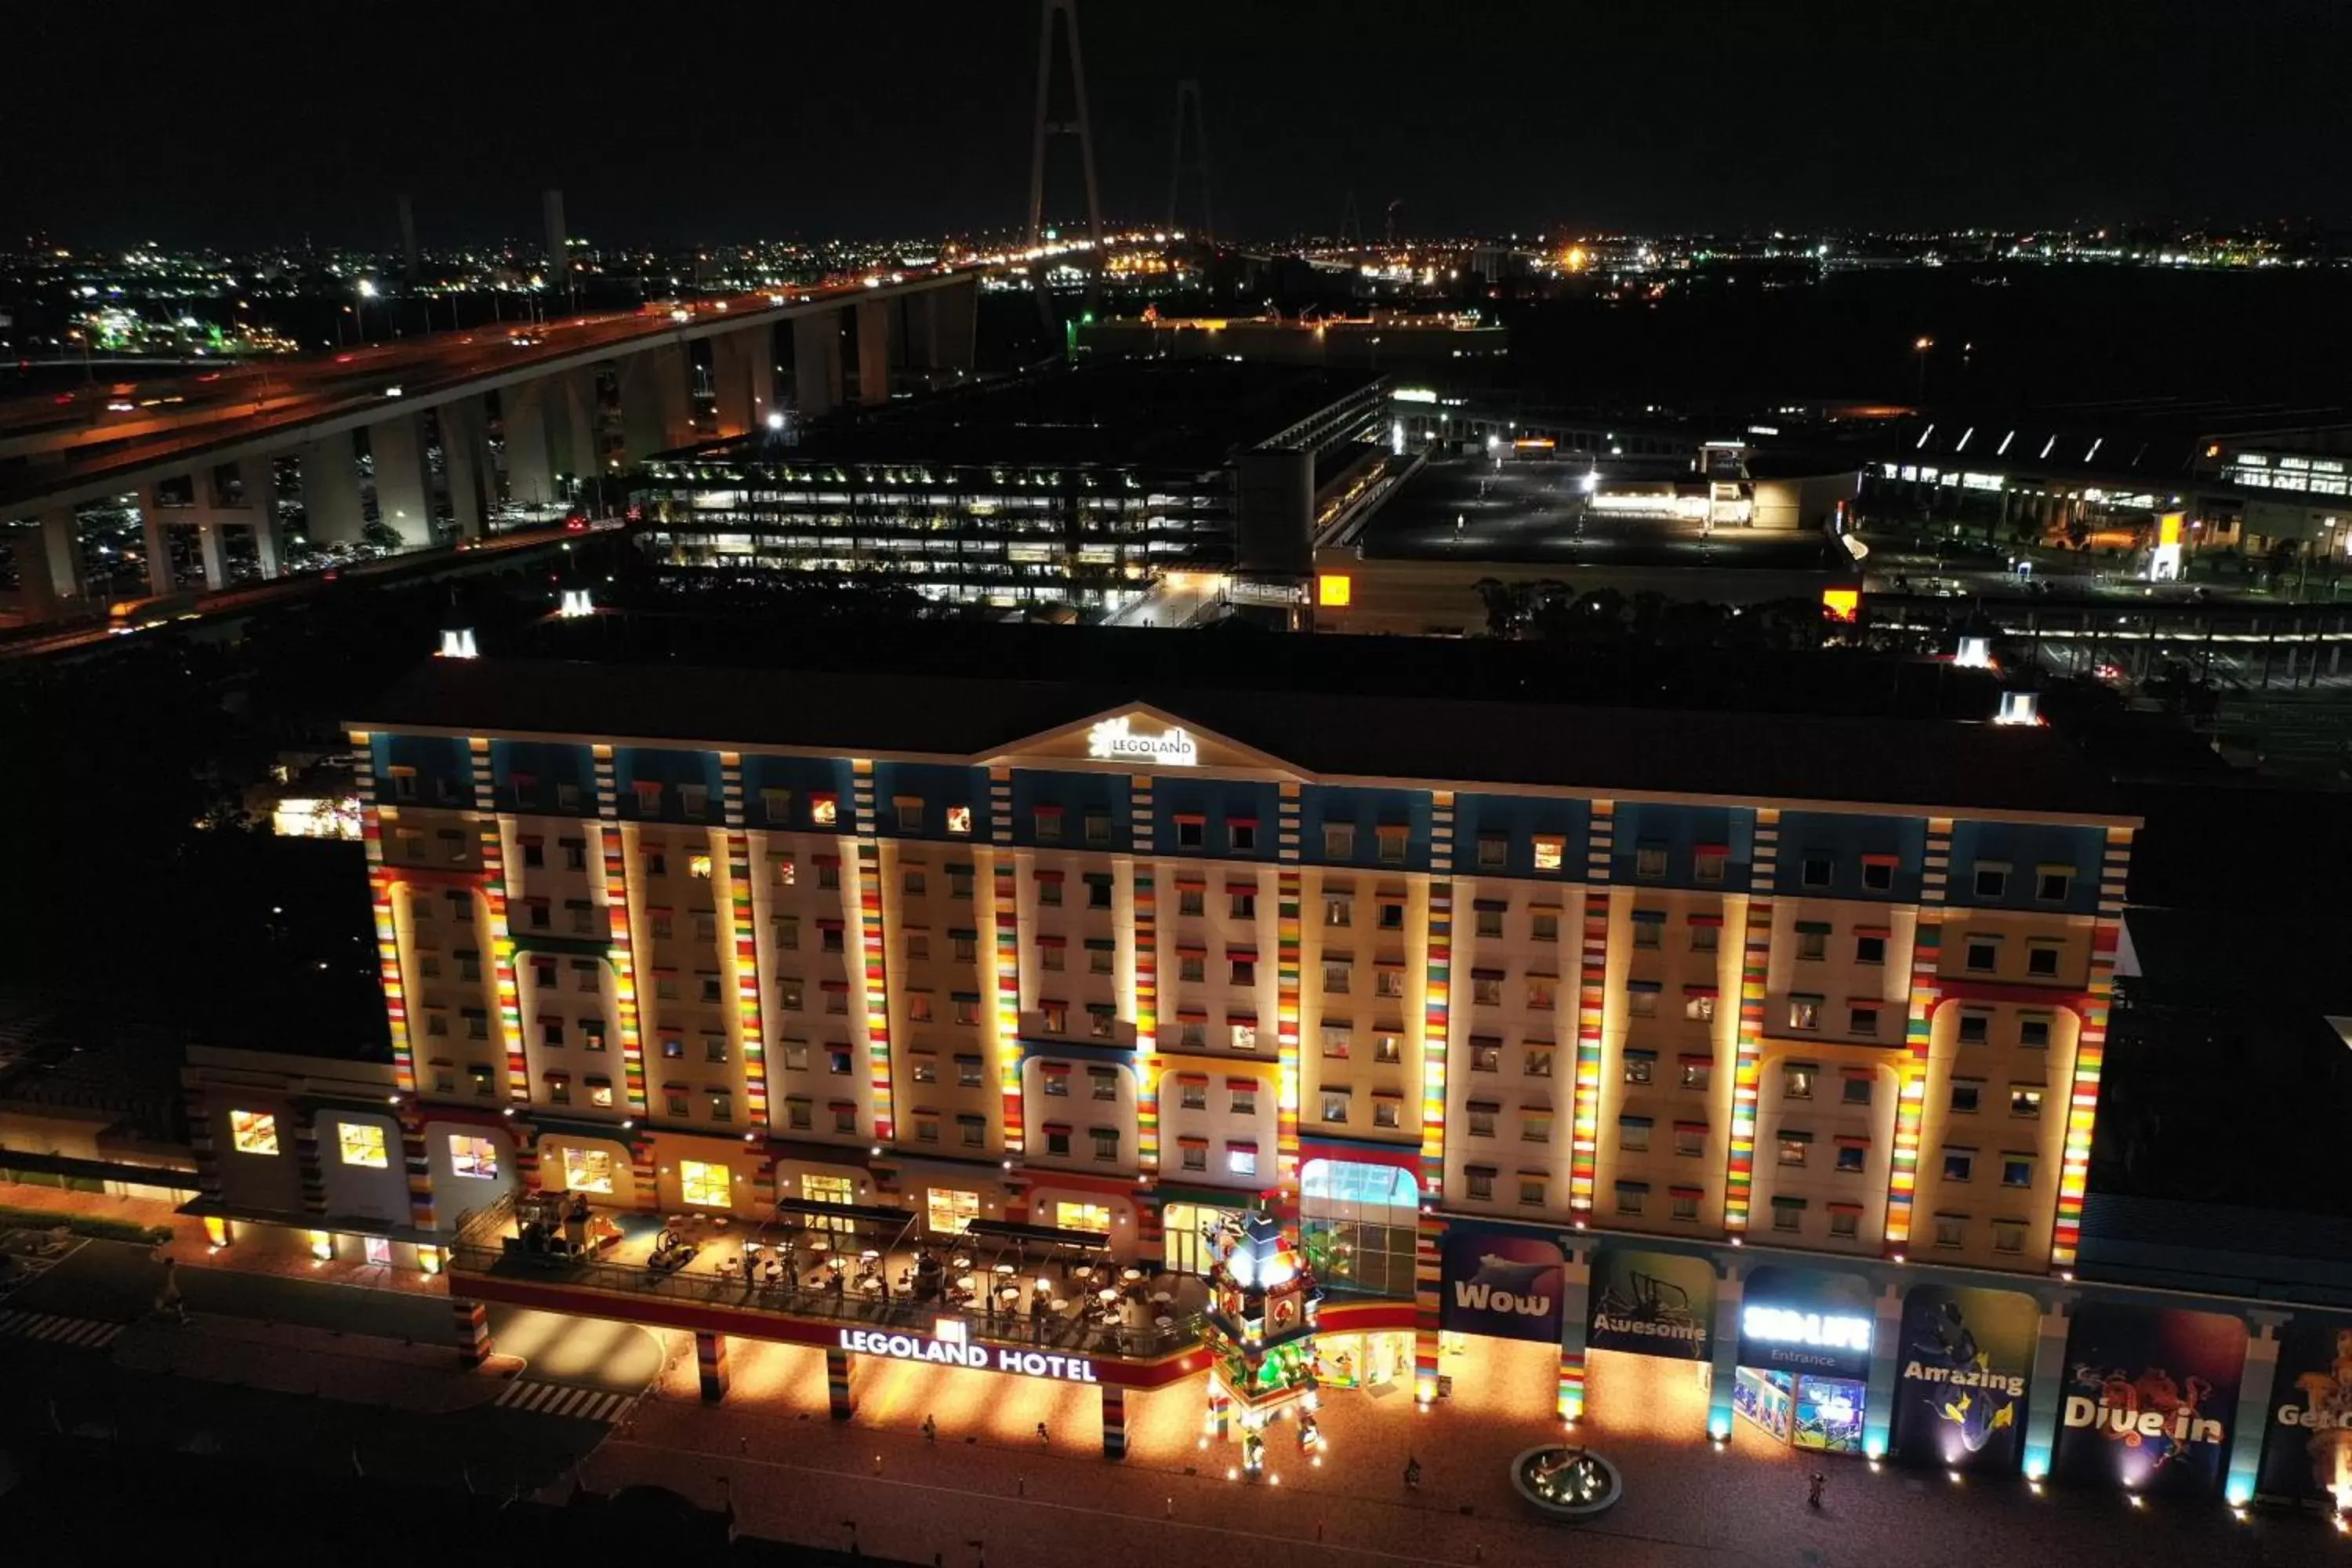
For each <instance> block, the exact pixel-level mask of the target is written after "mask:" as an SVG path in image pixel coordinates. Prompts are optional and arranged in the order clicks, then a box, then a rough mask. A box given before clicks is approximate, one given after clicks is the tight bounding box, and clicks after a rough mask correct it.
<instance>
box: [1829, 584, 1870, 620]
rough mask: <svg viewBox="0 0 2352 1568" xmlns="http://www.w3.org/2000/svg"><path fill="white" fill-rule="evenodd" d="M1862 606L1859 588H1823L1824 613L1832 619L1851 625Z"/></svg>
mask: <svg viewBox="0 0 2352 1568" xmlns="http://www.w3.org/2000/svg"><path fill="white" fill-rule="evenodd" d="M1861 608H1862V590H1861V589H1859V588H1824V589H1822V615H1824V616H1828V617H1829V618H1830V619H1831V620H1833V621H1840V622H1843V623H1844V624H1846V625H1848V626H1851V625H1853V617H1854V616H1855V615H1856V613H1858V612H1859V611H1860V610H1861Z"/></svg>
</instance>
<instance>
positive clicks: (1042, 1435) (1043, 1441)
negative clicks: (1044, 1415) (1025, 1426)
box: [1037, 1421, 1054, 1447]
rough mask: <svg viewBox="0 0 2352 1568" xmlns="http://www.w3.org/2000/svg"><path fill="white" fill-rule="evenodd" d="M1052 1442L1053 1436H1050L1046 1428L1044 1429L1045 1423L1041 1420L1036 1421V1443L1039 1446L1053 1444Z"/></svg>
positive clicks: (1050, 1445)
mask: <svg viewBox="0 0 2352 1568" xmlns="http://www.w3.org/2000/svg"><path fill="white" fill-rule="evenodd" d="M1053 1442H1054V1439H1053V1437H1052V1436H1050V1435H1049V1434H1048V1433H1047V1432H1046V1430H1045V1423H1044V1422H1043V1421H1040V1422H1038V1423H1037V1444H1038V1446H1039V1447H1052V1446H1053Z"/></svg>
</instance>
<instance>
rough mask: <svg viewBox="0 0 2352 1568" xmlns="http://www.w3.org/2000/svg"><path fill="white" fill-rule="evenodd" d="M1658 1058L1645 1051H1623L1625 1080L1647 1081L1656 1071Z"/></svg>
mask: <svg viewBox="0 0 2352 1568" xmlns="http://www.w3.org/2000/svg"><path fill="white" fill-rule="evenodd" d="M1657 1066H1658V1058H1655V1057H1654V1056H1652V1055H1651V1054H1650V1053H1649V1052H1647V1051H1627V1052H1626V1053H1625V1081H1626V1082H1627V1083H1648V1082H1650V1081H1651V1079H1652V1078H1653V1076H1654V1074H1655V1073H1656V1071H1657Z"/></svg>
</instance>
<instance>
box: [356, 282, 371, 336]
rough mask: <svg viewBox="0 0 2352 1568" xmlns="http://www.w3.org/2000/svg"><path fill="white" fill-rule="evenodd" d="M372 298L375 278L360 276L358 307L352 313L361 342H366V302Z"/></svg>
mask: <svg viewBox="0 0 2352 1568" xmlns="http://www.w3.org/2000/svg"><path fill="white" fill-rule="evenodd" d="M374 298H375V279H373V278H362V279H360V302H359V306H358V309H357V310H356V311H355V312H354V314H356V316H357V317H358V321H359V329H360V342H362V343H364V342H367V341H368V335H367V302H368V301H369V300H373V299H374Z"/></svg>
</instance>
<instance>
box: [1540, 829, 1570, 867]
mask: <svg viewBox="0 0 2352 1568" xmlns="http://www.w3.org/2000/svg"><path fill="white" fill-rule="evenodd" d="M1535 857H1536V858H1535V866H1536V869H1537V870H1538V871H1557V870H1559V868H1560V867H1561V866H1562V865H1563V864H1565V863H1566V861H1567V858H1568V840H1567V839H1565V838H1560V837H1553V836H1550V835H1547V834H1541V833H1538V834H1537V835H1536V837H1535Z"/></svg>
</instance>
